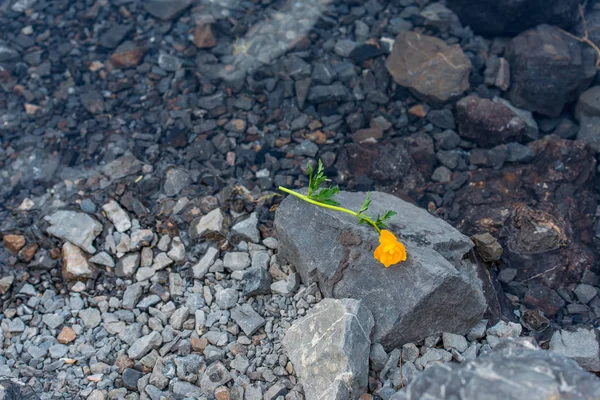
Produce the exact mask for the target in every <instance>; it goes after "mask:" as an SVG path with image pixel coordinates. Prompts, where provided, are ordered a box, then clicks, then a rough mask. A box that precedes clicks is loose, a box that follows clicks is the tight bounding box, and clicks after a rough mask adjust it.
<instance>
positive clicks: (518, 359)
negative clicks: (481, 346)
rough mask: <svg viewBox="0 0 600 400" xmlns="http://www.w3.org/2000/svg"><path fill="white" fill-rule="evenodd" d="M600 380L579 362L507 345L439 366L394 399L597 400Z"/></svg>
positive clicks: (534, 348)
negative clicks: (463, 361) (461, 361)
mask: <svg viewBox="0 0 600 400" xmlns="http://www.w3.org/2000/svg"><path fill="white" fill-rule="evenodd" d="M599 397H600V380H599V379H598V378H597V377H595V376H594V375H592V374H589V373H587V372H585V371H584V370H582V369H581V368H580V367H579V366H578V365H577V363H575V362H574V361H572V360H569V359H567V358H565V357H563V356H560V355H558V354H554V353H552V352H549V351H544V350H539V348H537V346H536V345H534V344H532V343H530V342H525V341H523V340H519V341H510V342H503V343H501V344H499V345H498V346H497V347H496V349H495V351H494V352H493V353H491V354H489V355H485V356H482V357H479V358H478V359H477V360H472V361H467V362H465V363H462V364H453V365H450V364H448V365H440V366H434V367H431V368H429V369H427V370H426V371H424V372H423V373H422V374H420V375H419V376H418V377H417V378H416V379H415V380H414V381H413V382H411V383H410V384H409V385H408V386H407V387H406V388H405V389H403V390H402V391H400V392H398V393H396V394H395V395H394V396H392V397H391V399H390V400H413V399H414V400H416V399H426V398H427V399H428V398H431V399H450V398H452V399H461V400H477V399H489V400H521V399H528V400H548V399H589V400H591V399H597V398H599Z"/></svg>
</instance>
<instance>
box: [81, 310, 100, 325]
mask: <svg viewBox="0 0 600 400" xmlns="http://www.w3.org/2000/svg"><path fill="white" fill-rule="evenodd" d="M79 318H81V320H82V321H83V326H85V327H86V328H88V329H92V328H95V327H97V326H98V325H100V322H102V317H101V316H100V310H98V309H97V308H86V309H85V310H81V311H79Z"/></svg>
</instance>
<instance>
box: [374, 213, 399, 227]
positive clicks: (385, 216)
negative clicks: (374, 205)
mask: <svg viewBox="0 0 600 400" xmlns="http://www.w3.org/2000/svg"><path fill="white" fill-rule="evenodd" d="M397 214H398V213H397V212H396V211H392V210H389V211H387V212H386V213H385V214H383V216H380V215H378V216H377V220H376V221H375V225H377V227H378V228H379V229H383V228H387V226H386V225H385V224H384V223H383V222H384V221H386V220H388V219H390V218H392V217H393V216H394V215H397Z"/></svg>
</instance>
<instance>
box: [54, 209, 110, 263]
mask: <svg viewBox="0 0 600 400" xmlns="http://www.w3.org/2000/svg"><path fill="white" fill-rule="evenodd" d="M44 219H45V220H46V221H48V222H50V224H51V226H49V227H48V229H47V232H48V233H49V234H51V235H52V236H56V237H57V238H59V239H64V240H68V241H69V242H71V243H73V244H74V245H76V246H79V247H80V248H81V249H82V250H84V251H86V252H88V253H90V254H94V253H95V252H96V248H95V247H94V246H93V245H92V243H93V242H94V239H95V238H96V236H98V235H99V234H100V232H102V224H100V222H98V221H96V220H95V219H94V218H92V217H90V216H89V215H87V214H84V213H81V212H76V211H65V210H61V211H56V212H55V213H54V214H52V215H49V216H46V217H45V218H44Z"/></svg>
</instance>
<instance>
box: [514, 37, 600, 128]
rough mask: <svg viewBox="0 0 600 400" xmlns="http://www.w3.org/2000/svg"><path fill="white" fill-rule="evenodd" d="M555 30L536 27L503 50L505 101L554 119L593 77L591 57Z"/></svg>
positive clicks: (594, 72)
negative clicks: (506, 81) (507, 71)
mask: <svg viewBox="0 0 600 400" xmlns="http://www.w3.org/2000/svg"><path fill="white" fill-rule="evenodd" d="M583 46H585V45H583V44H581V43H579V42H578V41H577V40H575V39H573V38H571V37H569V36H567V35H565V34H564V33H563V32H561V31H560V30H559V29H557V28H556V27H552V26H549V25H540V26H538V27H537V28H535V29H530V30H528V31H526V32H523V33H522V34H520V35H519V36H517V37H515V38H514V39H513V40H512V41H511V42H510V44H509V46H508V47H507V49H506V54H505V58H506V59H507V60H508V62H509V63H510V66H511V82H512V83H511V86H510V89H509V92H508V98H509V99H510V101H511V102H512V103H513V104H514V105H515V106H517V107H521V108H524V109H526V110H529V111H535V112H538V113H540V114H543V115H547V116H551V117H557V116H558V115H560V113H561V111H562V110H563V107H564V106H565V104H566V103H569V102H571V101H574V100H576V99H577V98H578V96H579V94H580V93H581V92H582V91H583V90H585V89H586V88H587V86H588V85H589V84H590V82H591V81H592V79H593V77H594V76H595V74H596V70H595V68H594V62H595V55H594V53H593V52H589V51H588V49H587V48H584V47H583Z"/></svg>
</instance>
